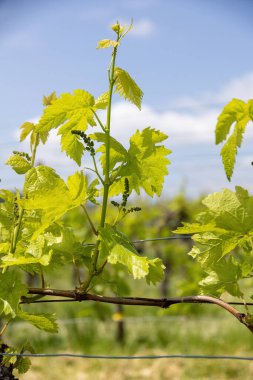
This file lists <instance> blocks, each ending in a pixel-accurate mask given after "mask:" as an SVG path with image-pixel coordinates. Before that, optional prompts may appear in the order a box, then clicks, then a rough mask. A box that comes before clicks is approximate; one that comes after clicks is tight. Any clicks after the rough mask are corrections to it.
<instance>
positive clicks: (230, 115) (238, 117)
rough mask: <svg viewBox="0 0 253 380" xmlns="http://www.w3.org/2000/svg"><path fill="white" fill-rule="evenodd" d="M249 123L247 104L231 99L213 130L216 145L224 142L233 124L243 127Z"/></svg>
mask: <svg viewBox="0 0 253 380" xmlns="http://www.w3.org/2000/svg"><path fill="white" fill-rule="evenodd" d="M248 121H249V114H248V107H247V103H245V102H244V101H242V100H240V99H233V100H231V102H229V103H228V104H227V105H226V106H225V107H224V109H223V110H222V112H221V114H220V115H219V117H218V121H217V124H216V129H215V137H216V144H219V143H221V142H222V141H224V140H226V138H227V135H228V134H229V132H230V129H231V126H232V125H233V123H235V122H236V123H239V125H240V126H242V125H243V126H244V125H245V123H246V124H247V123H248Z"/></svg>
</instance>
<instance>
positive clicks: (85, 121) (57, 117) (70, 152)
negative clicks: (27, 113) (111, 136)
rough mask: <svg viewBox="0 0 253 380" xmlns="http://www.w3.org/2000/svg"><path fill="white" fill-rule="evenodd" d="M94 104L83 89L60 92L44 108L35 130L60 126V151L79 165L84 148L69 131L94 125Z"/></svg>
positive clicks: (45, 130)
mask: <svg viewBox="0 0 253 380" xmlns="http://www.w3.org/2000/svg"><path fill="white" fill-rule="evenodd" d="M94 104H95V101H94V98H93V96H92V95H91V94H89V93H88V92H87V91H84V90H79V89H78V90H75V91H74V93H73V95H72V94H69V93H65V94H62V95H61V96H60V97H59V98H57V99H55V100H54V101H53V102H52V103H51V104H50V105H49V106H47V107H46V108H45V109H44V114H43V115H42V117H41V119H40V121H39V124H38V125H37V126H36V131H37V132H39V133H42V132H48V131H50V130H51V129H53V128H58V127H60V126H61V128H60V129H59V130H58V134H59V135H61V147H62V151H64V152H66V154H67V156H69V157H70V158H72V159H73V160H75V161H76V163H77V164H78V165H80V164H81V157H82V154H83V150H84V148H83V145H82V144H81V142H80V141H78V138H77V136H75V135H73V134H72V133H71V131H72V130H76V129H78V130H81V131H85V130H86V129H87V128H88V125H91V126H94V125H96V123H95V121H94V116H93V112H92V107H93V106H94Z"/></svg>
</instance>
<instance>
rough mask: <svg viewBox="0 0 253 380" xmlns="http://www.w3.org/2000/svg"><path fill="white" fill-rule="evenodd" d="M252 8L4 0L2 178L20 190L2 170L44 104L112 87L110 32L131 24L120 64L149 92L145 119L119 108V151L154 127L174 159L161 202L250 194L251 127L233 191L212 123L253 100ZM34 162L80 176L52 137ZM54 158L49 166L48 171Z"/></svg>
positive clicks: (228, 2)
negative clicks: (232, 104)
mask: <svg viewBox="0 0 253 380" xmlns="http://www.w3.org/2000/svg"><path fill="white" fill-rule="evenodd" d="M252 12H253V2H252V1H251V0H241V1H238V0H122V1H121V0H118V1H114V0H107V1H102V0H94V1H88V0H72V1H69V0H37V1H33V0H12V1H8V0H6V1H5V0H2V1H0V62H1V70H0V83H1V90H2V91H1V93H0V104H1V119H0V128H1V136H2V139H1V142H0V170H1V174H0V177H1V178H2V186H4V187H14V186H15V184H16V185H19V186H20V184H21V181H20V178H19V177H18V175H16V174H15V173H13V174H12V172H11V171H10V170H9V168H8V167H7V166H6V165H4V162H5V161H6V159H7V157H8V153H10V152H11V151H12V150H13V149H20V150H21V149H25V148H26V145H24V146H23V147H22V148H20V146H19V144H18V139H17V136H18V133H17V130H18V127H19V126H20V125H21V124H22V123H23V122H24V121H26V120H36V119H37V118H38V117H39V115H40V114H41V112H42V105H41V98H42V95H45V94H49V93H50V92H52V91H53V90H55V91H56V92H57V94H60V93H61V92H71V91H73V90H74V89H76V88H84V89H86V90H88V91H89V92H91V93H93V94H94V95H95V96H97V95H99V94H100V93H101V92H103V91H105V89H106V87H107V82H106V80H107V75H106V69H107V65H108V61H109V59H110V53H109V51H98V50H96V48H95V47H96V44H97V41H98V40H99V39H102V38H110V37H111V35H112V34H111V31H110V24H112V23H113V22H115V20H117V19H119V20H120V21H123V22H129V21H130V20H131V18H133V20H134V27H133V30H132V31H131V33H130V34H129V36H128V37H127V38H126V39H125V41H124V42H123V44H122V46H121V49H120V52H119V57H118V65H119V66H120V67H123V68H124V69H126V70H128V71H129V72H130V74H131V75H132V76H133V77H134V78H135V80H136V82H137V83H138V84H139V86H140V87H141V88H142V90H143V91H144V101H143V111H142V112H141V113H139V112H138V111H136V110H135V109H134V108H133V106H131V105H130V104H124V103H122V101H121V100H120V99H119V98H116V99H115V102H116V103H115V107H114V111H113V119H112V121H113V124H114V127H113V131H114V132H115V135H116V136H117V137H118V138H119V139H121V140H122V141H123V142H126V141H127V138H128V137H129V136H130V135H131V133H133V131H134V130H135V129H136V128H144V127H146V126H147V125H152V127H154V128H160V129H162V130H163V131H164V132H166V133H167V134H168V135H170V138H169V140H168V143H167V146H168V148H171V149H172V150H173V154H172V155H171V161H172V165H171V169H170V173H171V174H170V176H169V177H168V179H167V180H166V183H165V193H166V194H169V195H172V194H175V193H176V191H177V190H178V189H179V188H180V186H181V185H182V183H184V182H185V183H186V191H187V194H188V195H190V196H196V195H198V194H200V193H202V192H209V191H218V190H220V189H221V188H222V187H229V186H230V187H231V186H232V187H233V185H234V184H241V185H243V186H245V187H247V188H249V189H250V190H253V183H252V180H251V178H252V170H253V169H252V167H251V166H250V162H251V160H252V158H253V155H252V154H251V152H252V150H251V147H250V144H252V140H253V138H252V133H251V132H250V129H252V125H251V126H250V125H249V127H248V129H249V131H248V133H247V137H246V140H247V142H246V143H245V144H244V147H243V149H242V150H241V151H240V154H239V157H238V160H237V161H238V162H237V166H236V170H235V176H234V180H233V182H232V185H229V184H228V182H227V181H226V178H225V175H224V173H223V170H222V165H221V162H220V159H219V147H215V146H214V127H215V122H216V118H217V116H218V114H219V112H220V111H221V109H222V108H223V106H224V104H225V103H226V102H227V101H229V100H230V99H232V98H233V97H238V98H242V99H245V100H247V99H249V98H252V93H253V49H252V32H253V25H252V19H251V15H252ZM38 158H39V159H41V160H43V161H44V162H45V163H46V164H52V165H55V166H56V168H57V171H58V172H59V173H62V175H67V174H68V173H70V172H71V171H74V170H76V167H75V166H73V167H72V168H71V165H72V162H71V161H70V160H68V159H65V158H61V156H60V153H59V151H58V150H57V148H56V137H55V136H54V137H53V138H52V140H51V142H50V143H49V147H48V149H47V150H46V151H45V149H44V148H43V149H41V150H40V151H39V152H38ZM50 159H52V162H50Z"/></svg>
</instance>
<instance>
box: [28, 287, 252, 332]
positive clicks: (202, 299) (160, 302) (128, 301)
mask: <svg viewBox="0 0 253 380" xmlns="http://www.w3.org/2000/svg"><path fill="white" fill-rule="evenodd" d="M28 293H29V294H41V295H44V296H55V297H64V298H71V299H74V300H76V301H94V302H102V303H108V304H117V305H130V306H131V305H132V306H155V307H161V308H163V309H167V308H169V307H170V306H172V305H175V304H182V303H198V304H203V303H208V304H214V305H217V306H219V307H221V308H223V309H224V310H226V311H227V312H229V313H230V314H232V315H233V316H234V317H235V318H236V319H237V320H238V321H239V322H241V323H242V324H243V325H245V326H246V327H247V328H248V329H249V330H250V331H251V332H252V333H253V325H252V324H251V323H250V322H248V321H247V315H246V314H244V313H240V312H239V311H238V310H237V309H235V308H234V307H233V306H231V305H230V304H228V303H226V302H224V301H223V300H221V299H219V298H214V297H210V296H199V295H197V296H188V297H171V298H141V297H107V296H100V295H97V294H90V293H85V292H80V291H79V290H58V289H38V288H29V289H28Z"/></svg>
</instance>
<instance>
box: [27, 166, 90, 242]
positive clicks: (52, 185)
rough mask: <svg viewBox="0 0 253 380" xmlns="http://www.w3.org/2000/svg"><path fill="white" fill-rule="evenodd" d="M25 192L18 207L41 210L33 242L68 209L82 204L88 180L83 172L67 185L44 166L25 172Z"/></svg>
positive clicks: (85, 198)
mask: <svg viewBox="0 0 253 380" xmlns="http://www.w3.org/2000/svg"><path fill="white" fill-rule="evenodd" d="M24 193H25V195H26V197H25V199H23V200H21V201H20V203H21V206H22V207H23V208H25V209H26V210H41V216H40V217H41V220H40V226H38V228H37V230H36V231H35V232H34V234H33V239H34V238H37V237H38V235H39V234H40V233H41V232H43V231H44V230H45V229H46V228H47V227H48V226H49V225H51V224H52V223H53V222H55V221H56V220H58V219H59V218H60V217H62V216H63V215H64V214H65V213H66V212H67V211H68V210H70V209H72V208H74V207H77V206H79V205H80V204H82V203H84V202H85V201H86V200H87V199H88V198H89V196H90V194H89V193H88V191H87V180H86V179H85V177H84V175H83V174H82V172H81V173H78V172H76V173H75V174H74V175H72V176H70V177H69V178H68V186H67V185H66V184H65V182H64V181H63V179H62V178H61V177H60V176H59V175H58V174H56V173H55V171H54V170H53V169H52V168H49V167H47V166H37V167H35V168H32V169H31V170H29V171H28V172H27V174H26V179H25V184H24ZM91 196H93V195H91Z"/></svg>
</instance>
